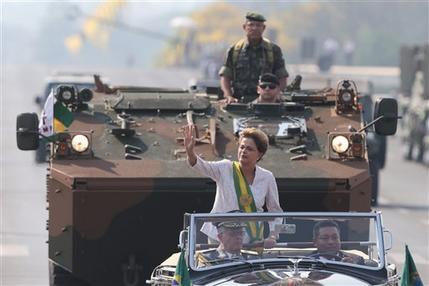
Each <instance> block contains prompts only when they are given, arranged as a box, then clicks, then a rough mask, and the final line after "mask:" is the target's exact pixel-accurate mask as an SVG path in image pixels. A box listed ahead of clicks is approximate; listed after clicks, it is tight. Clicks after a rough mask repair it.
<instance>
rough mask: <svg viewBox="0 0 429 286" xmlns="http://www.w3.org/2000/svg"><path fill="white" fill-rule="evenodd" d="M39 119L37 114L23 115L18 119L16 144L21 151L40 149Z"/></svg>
mask: <svg viewBox="0 0 429 286" xmlns="http://www.w3.org/2000/svg"><path fill="white" fill-rule="evenodd" d="M38 128H39V119H38V117H37V114H36V113H22V114H20V115H18V117H17V118H16V142H17V145H18V148H19V149H20V150H36V149H37V148H38V147H39V133H38Z"/></svg>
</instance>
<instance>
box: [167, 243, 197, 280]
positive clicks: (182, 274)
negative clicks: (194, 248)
mask: <svg viewBox="0 0 429 286" xmlns="http://www.w3.org/2000/svg"><path fill="white" fill-rule="evenodd" d="M171 285H172V286H191V285H192V283H191V279H190V278H189V272H188V266H187V265H186V260H185V251H184V250H182V252H181V253H180V257H179V260H178V261H177V265H176V272H175V273H174V279H173V283H172V284H171Z"/></svg>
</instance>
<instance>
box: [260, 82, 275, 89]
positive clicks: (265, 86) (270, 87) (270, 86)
mask: <svg viewBox="0 0 429 286" xmlns="http://www.w3.org/2000/svg"><path fill="white" fill-rule="evenodd" d="M259 87H260V88H262V89H266V88H267V87H268V88H269V89H275V88H276V87H277V85H275V84H273V83H270V84H265V83H263V84H260V85H259Z"/></svg>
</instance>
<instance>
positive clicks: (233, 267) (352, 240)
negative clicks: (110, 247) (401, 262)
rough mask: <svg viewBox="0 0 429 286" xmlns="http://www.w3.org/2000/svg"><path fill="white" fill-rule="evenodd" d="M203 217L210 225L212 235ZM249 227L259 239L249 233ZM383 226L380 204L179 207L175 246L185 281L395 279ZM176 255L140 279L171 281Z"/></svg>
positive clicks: (288, 282)
mask: <svg viewBox="0 0 429 286" xmlns="http://www.w3.org/2000/svg"><path fill="white" fill-rule="evenodd" d="M205 224H213V225H215V226H216V231H217V232H218V233H217V237H218V240H217V241H216V240H213V239H209V238H208V236H207V234H206V233H204V231H205V229H206V228H204V227H203V226H204V225H205ZM255 229H258V230H259V231H260V234H261V237H260V238H261V240H256V241H250V240H249V237H251V236H250V235H249V234H250V233H251V232H252V231H254V230H255ZM386 233H388V234H390V233H389V232H388V231H386V230H385V229H384V227H383V224H382V219H381V213H380V212H368V213H344V212H324V213H320V212H317V213H316V212H300V213H296V212H290V213H229V214H186V215H185V219H184V230H183V231H182V232H181V233H180V237H179V246H180V247H181V249H182V253H184V257H185V261H186V266H187V268H188V271H189V280H190V282H192V285H276V286H280V285H397V283H398V281H399V276H398V274H397V273H396V266H395V265H394V264H390V263H389V261H388V259H387V256H386V254H387V250H388V248H389V246H386V244H390V243H391V237H390V236H389V235H387V236H386V237H387V238H389V239H386V240H387V243H386V241H385V238H384V236H385V234H386ZM270 238H272V239H274V241H275V244H274V245H267V243H266V241H267V239H270ZM264 241H265V242H264ZM179 255H180V253H175V254H173V255H172V256H170V257H169V258H168V259H167V260H165V261H164V262H163V263H162V264H161V265H159V266H158V267H156V268H155V269H154V271H153V273H152V277H151V280H150V281H148V282H149V283H151V284H152V285H171V283H172V281H173V279H177V276H178V273H176V271H175V270H176V265H177V263H178V261H179V260H180V259H179ZM179 264H180V263H179ZM182 266H183V265H181V266H180V267H182ZM186 266H185V269H186ZM175 274H176V276H175ZM179 274H180V273H179ZM179 276H180V275H179ZM184 276H186V275H184ZM184 276H183V275H182V277H181V279H182V282H183V279H187V278H186V277H184ZM179 280H180V279H179Z"/></svg>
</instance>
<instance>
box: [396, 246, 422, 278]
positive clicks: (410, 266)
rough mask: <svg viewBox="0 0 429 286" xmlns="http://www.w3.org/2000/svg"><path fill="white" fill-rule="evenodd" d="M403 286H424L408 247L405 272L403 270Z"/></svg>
mask: <svg viewBox="0 0 429 286" xmlns="http://www.w3.org/2000/svg"><path fill="white" fill-rule="evenodd" d="M401 286H423V282H422V279H421V278H420V275H419V272H417V268H416V264H414V260H413V257H412V256H411V253H410V250H409V249H408V245H405V263H404V270H402V278H401Z"/></svg>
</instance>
